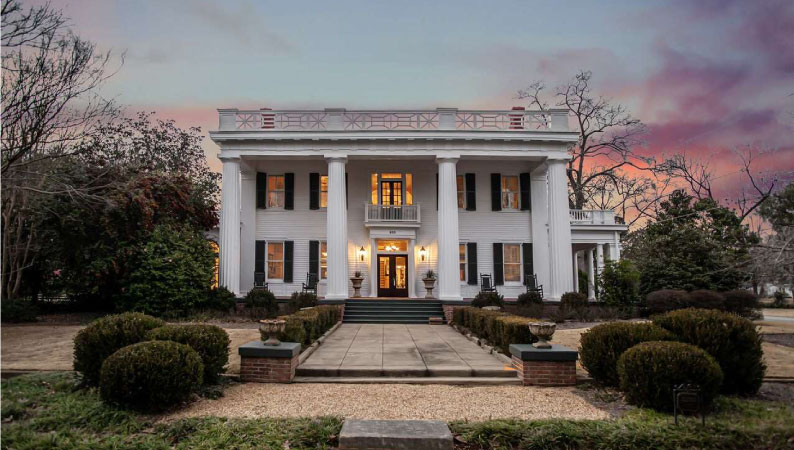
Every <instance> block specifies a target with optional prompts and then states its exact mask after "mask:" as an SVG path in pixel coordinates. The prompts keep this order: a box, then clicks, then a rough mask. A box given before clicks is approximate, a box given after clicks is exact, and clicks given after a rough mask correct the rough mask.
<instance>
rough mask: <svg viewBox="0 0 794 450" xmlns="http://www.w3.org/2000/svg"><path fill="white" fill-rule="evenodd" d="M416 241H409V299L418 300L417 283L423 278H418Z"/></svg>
mask: <svg viewBox="0 0 794 450" xmlns="http://www.w3.org/2000/svg"><path fill="white" fill-rule="evenodd" d="M417 272H418V271H417V270H416V239H411V240H410V241H408V297H409V298H416V281H417V280H418V279H419V278H421V277H418V276H416V275H417Z"/></svg>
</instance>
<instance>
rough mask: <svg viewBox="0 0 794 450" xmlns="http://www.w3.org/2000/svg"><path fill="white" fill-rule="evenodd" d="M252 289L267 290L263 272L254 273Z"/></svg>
mask: <svg viewBox="0 0 794 450" xmlns="http://www.w3.org/2000/svg"><path fill="white" fill-rule="evenodd" d="M254 289H261V290H263V291H267V290H268V286H267V281H266V279H265V273H264V272H256V273H254Z"/></svg>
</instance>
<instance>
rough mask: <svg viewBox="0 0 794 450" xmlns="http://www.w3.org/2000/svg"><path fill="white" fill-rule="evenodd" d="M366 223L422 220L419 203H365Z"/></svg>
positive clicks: (417, 221) (416, 221)
mask: <svg viewBox="0 0 794 450" xmlns="http://www.w3.org/2000/svg"><path fill="white" fill-rule="evenodd" d="M364 208H365V209H366V214H365V215H364V222H365V223H372V222H415V223H419V222H420V217H419V205H418V204H417V205H401V206H391V205H372V204H370V203H365V204H364Z"/></svg>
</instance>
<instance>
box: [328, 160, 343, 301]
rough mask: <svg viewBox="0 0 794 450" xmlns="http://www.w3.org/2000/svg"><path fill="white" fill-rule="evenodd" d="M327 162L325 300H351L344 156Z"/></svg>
mask: <svg viewBox="0 0 794 450" xmlns="http://www.w3.org/2000/svg"><path fill="white" fill-rule="evenodd" d="M325 159H326V160H327V161H328V209H327V219H326V239H327V240H328V282H327V284H326V287H327V291H326V293H325V298H326V299H329V300H342V299H346V298H347V297H348V288H347V278H348V268H347V264H348V261H347V202H346V201H345V164H346V163H347V157H345V156H326V157H325Z"/></svg>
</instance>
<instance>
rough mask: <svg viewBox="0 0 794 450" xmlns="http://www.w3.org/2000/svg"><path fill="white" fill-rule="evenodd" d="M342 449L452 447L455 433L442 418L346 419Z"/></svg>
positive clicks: (449, 449) (445, 449)
mask: <svg viewBox="0 0 794 450" xmlns="http://www.w3.org/2000/svg"><path fill="white" fill-rule="evenodd" d="M339 448H340V449H350V450H352V449H356V450H365V449H366V450H369V449H405V450H452V449H453V443H452V433H451V432H450V431H449V427H448V426H447V424H446V423H444V422H442V421H439V420H346V421H345V423H344V425H342V431H341V432H340V433H339Z"/></svg>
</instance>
